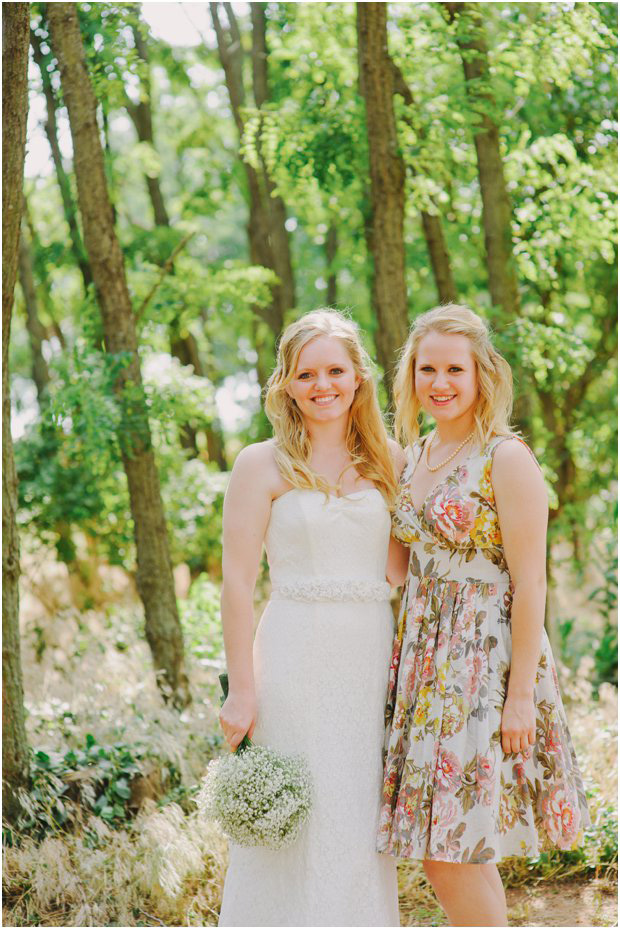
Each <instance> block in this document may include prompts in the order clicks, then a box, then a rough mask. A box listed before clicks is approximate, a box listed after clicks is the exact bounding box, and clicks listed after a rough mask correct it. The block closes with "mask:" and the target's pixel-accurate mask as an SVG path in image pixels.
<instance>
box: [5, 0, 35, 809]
mask: <svg viewBox="0 0 620 929" xmlns="http://www.w3.org/2000/svg"><path fill="white" fill-rule="evenodd" d="M29 18H30V4H29V3H3V4H2V50H3V57H2V112H3V122H2V720H3V734H2V780H3V783H4V784H5V785H6V792H5V803H4V807H3V811H4V814H5V816H6V817H7V818H8V819H9V820H13V819H15V818H16V817H17V815H18V813H19V809H20V806H19V800H18V791H19V789H20V788H24V787H25V786H26V785H27V784H28V777H29V774H28V743H27V740H26V725H25V721H24V687H23V679H22V666H21V656H20V642H19V590H18V582H19V538H18V535H17V525H16V519H15V516H16V509H17V475H16V473H15V461H14V458H13V442H12V439H11V397H10V390H9V340H10V337H11V316H12V311H13V294H14V291H15V280H16V278H17V266H18V260H19V226H20V220H21V214H22V204H23V195H22V191H23V183H24V157H25V152H26V121H27V116H28V77H27V75H28V29H29Z"/></svg>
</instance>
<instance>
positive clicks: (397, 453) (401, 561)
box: [385, 439, 409, 587]
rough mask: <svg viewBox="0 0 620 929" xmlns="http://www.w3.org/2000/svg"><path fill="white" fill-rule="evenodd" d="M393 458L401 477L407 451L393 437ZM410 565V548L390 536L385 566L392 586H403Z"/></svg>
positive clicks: (397, 475) (391, 440)
mask: <svg viewBox="0 0 620 929" xmlns="http://www.w3.org/2000/svg"><path fill="white" fill-rule="evenodd" d="M388 443H389V446H390V452H391V453H392V460H393V461H394V473H395V474H396V477H397V478H399V477H400V475H401V474H402V471H403V468H404V467H405V464H406V463H407V459H406V457H405V453H404V451H403V450H402V448H401V447H400V445H399V444H398V442H395V441H394V440H393V439H388ZM408 566H409V548H408V546H406V545H403V544H402V543H401V542H399V541H398V539H395V538H394V536H390V545H389V548H388V557H387V565H386V568H385V577H386V580H387V581H388V583H390V584H391V585H392V587H402V586H403V584H404V583H405V580H406V578H407V568H408Z"/></svg>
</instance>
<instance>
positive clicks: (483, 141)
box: [443, 3, 521, 319]
mask: <svg viewBox="0 0 620 929" xmlns="http://www.w3.org/2000/svg"><path fill="white" fill-rule="evenodd" d="M443 6H444V8H445V9H446V12H447V14H448V18H449V19H450V21H451V22H453V21H455V20H456V24H457V31H456V41H457V44H458V47H459V50H460V53H461V59H462V62H463V71H464V73H465V87H466V92H467V96H468V98H469V100H470V102H471V106H472V109H473V111H474V112H475V113H476V115H477V117H478V127H477V128H476V129H474V143H475V145H476V157H477V162H478V178H479V182H480V194H481V196H482V219H483V225H484V243H485V249H486V254H487V268H488V274H489V291H490V293H491V300H492V301H493V304H494V305H495V306H498V307H501V309H502V310H503V313H504V315H505V317H506V318H507V319H514V317H515V316H518V315H519V313H520V312H521V301H520V297H519V288H518V284H517V275H516V271H515V267H514V262H513V256H512V234H511V227H512V223H511V220H512V209H511V204H510V198H509V196H508V190H507V188H506V180H505V178H504V166H503V163H502V156H501V152H500V144H499V128H498V125H497V122H496V121H495V119H494V118H493V115H492V114H493V110H494V108H495V101H494V98H493V91H492V86H491V78H490V73H489V52H488V48H487V44H486V38H485V35H484V25H483V16H484V8H482V7H481V5H480V4H472V3H444V4H443Z"/></svg>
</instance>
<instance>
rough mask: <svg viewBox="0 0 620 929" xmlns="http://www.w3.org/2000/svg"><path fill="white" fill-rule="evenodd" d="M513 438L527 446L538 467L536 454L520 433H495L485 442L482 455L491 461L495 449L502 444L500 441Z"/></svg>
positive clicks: (507, 440) (508, 440)
mask: <svg viewBox="0 0 620 929" xmlns="http://www.w3.org/2000/svg"><path fill="white" fill-rule="evenodd" d="M513 439H516V441H517V442H520V443H521V445H523V446H524V448H527V450H528V452H529V453H530V455H531V456H532V458H533V459H534V461H535V462H536V464H537V465H538V467H539V468H540V463H539V461H538V459H537V458H536V455H535V454H534V452H533V451H532V449H531V448H530V447H529V445H528V444H527V442H525V441H524V440H523V439H522V438H521V436H520V435H515V434H514V433H511V434H510V435H496V436H494V438H492V439H491V441H490V442H489V443H488V444H487V446H486V448H485V450H484V452H483V455H484V456H485V457H486V458H488V459H489V461H491V462H492V461H493V457H494V455H495V450H496V449H497V448H498V447H499V446H500V445H501V444H502V442H510V441H512V440H513ZM540 470H541V471H542V468H540Z"/></svg>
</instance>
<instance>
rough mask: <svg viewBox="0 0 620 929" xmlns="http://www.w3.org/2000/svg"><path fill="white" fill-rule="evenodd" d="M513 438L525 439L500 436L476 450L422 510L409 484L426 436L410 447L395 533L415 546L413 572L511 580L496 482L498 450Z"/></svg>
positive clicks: (452, 577)
mask: <svg viewBox="0 0 620 929" xmlns="http://www.w3.org/2000/svg"><path fill="white" fill-rule="evenodd" d="M509 440H510V441H521V440H520V439H518V437H517V436H512V437H509V436H496V437H495V438H493V439H492V440H491V441H490V442H489V443H488V444H487V445H486V446H485V447H484V448H483V449H479V448H478V449H474V450H473V451H472V453H471V454H470V455H469V456H468V457H467V458H466V459H465V460H464V461H462V462H461V464H459V465H458V466H457V467H456V468H454V469H453V470H452V471H451V472H450V473H449V474H448V475H447V476H446V477H445V478H443V479H442V480H440V481H439V483H438V484H436V485H435V487H434V488H433V489H432V490H431V492H430V493H429V494H428V495H427V497H426V499H425V500H424V502H423V503H422V506H421V508H420V510H419V511H417V510H416V508H415V506H414V504H413V501H412V499H411V493H410V484H411V480H412V477H413V480H414V481H415V476H414V472H415V469H416V466H417V464H418V462H419V461H420V456H421V455H422V451H423V449H424V441H425V439H421V440H420V441H418V442H416V443H415V445H414V446H413V447H412V448H408V449H407V450H406V455H407V464H406V465H405V468H404V470H403V473H402V475H401V478H400V486H399V492H398V499H397V503H396V509H395V512H394V515H393V525H392V531H393V533H394V536H395V537H396V538H397V539H399V541H401V542H403V543H404V544H405V545H409V546H411V571H412V572H413V573H414V574H415V575H416V576H418V577H421V576H426V575H428V576H435V577H439V578H443V579H446V580H453V581H461V582H464V581H470V580H476V581H482V582H487V583H510V575H509V573H508V565H507V564H506V558H505V555H504V548H503V545H502V534H501V531H500V526H499V519H498V515H497V507H496V505H495V496H494V494H493V485H492V484H491V468H492V466H493V454H494V452H495V449H496V448H497V446H498V445H499V444H500V443H501V442H503V441H509Z"/></svg>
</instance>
